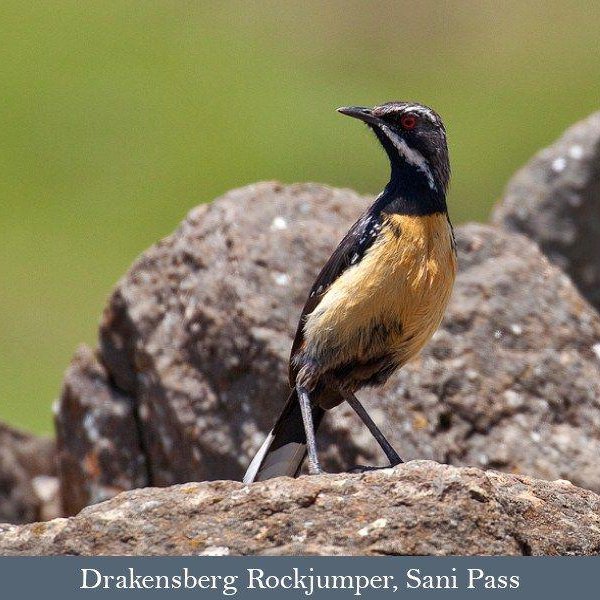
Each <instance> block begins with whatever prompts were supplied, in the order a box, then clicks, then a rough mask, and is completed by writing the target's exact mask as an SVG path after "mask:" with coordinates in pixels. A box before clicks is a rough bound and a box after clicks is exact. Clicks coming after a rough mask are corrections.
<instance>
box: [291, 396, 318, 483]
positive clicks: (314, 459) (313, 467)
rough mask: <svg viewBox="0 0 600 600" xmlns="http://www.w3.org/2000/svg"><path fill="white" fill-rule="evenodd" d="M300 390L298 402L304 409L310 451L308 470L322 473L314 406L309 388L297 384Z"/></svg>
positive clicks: (303, 417) (308, 450)
mask: <svg viewBox="0 0 600 600" xmlns="http://www.w3.org/2000/svg"><path fill="white" fill-rule="evenodd" d="M296 391H297V392H298V402H299V403H300V410H301V411H302V422H303V423H304V432H305V434H306V450H307V452H308V472H309V473H310V474H311V475H318V474H319V473H322V472H323V470H322V469H321V465H320V464H319V457H318V456H317V442H316V440H315V427H314V424H313V418H312V408H311V405H310V397H309V396H308V390H307V389H306V388H304V387H302V386H300V385H298V386H296Z"/></svg>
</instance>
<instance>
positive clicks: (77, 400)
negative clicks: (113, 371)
mask: <svg viewBox="0 0 600 600" xmlns="http://www.w3.org/2000/svg"><path fill="white" fill-rule="evenodd" d="M133 402H134V401H133V399H132V398H131V397H129V396H127V395H125V394H123V393H122V392H120V391H119V390H118V389H116V388H115V387H114V386H113V385H112V384H111V382H110V381H109V379H108V375H107V373H106V371H105V369H104V367H103V366H102V365H101V364H100V363H99V362H98V360H97V359H96V357H95V355H94V353H93V352H92V350H91V349H90V348H87V347H86V346H81V347H80V348H79V349H78V351H77V353H76V354H75V357H74V358H73V361H72V363H71V365H70V366H69V369H68V370H67V373H66V375H65V379H64V382H63V390H62V394H61V397H60V400H59V402H58V405H57V409H56V430H57V438H58V465H59V473H60V479H61V497H62V504H63V510H64V513H65V514H75V513H77V512H79V511H80V510H81V509H82V508H83V507H84V506H87V505H88V504H91V503H94V502H100V501H102V500H106V499H107V498H112V497H113V496H115V495H116V494H118V493H119V492H122V491H123V490H130V489H132V488H136V487H143V486H145V485H147V484H148V473H147V466H146V461H145V454H144V452H143V450H142V446H141V444H140V440H139V436H138V429H137V428H138V425H137V422H136V413H135V411H134V404H133Z"/></svg>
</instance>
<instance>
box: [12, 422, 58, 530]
mask: <svg viewBox="0 0 600 600" xmlns="http://www.w3.org/2000/svg"><path fill="white" fill-rule="evenodd" d="M55 459H56V452H55V446H54V442H53V440H51V439H49V438H45V437H37V436H34V435H32V434H29V433H24V432H22V431H17V430H16V429H13V428H12V427H8V426H7V425H4V424H2V423H0V522H7V523H30V522H31V521H39V520H45V519H53V518H54V517H57V516H58V515H59V503H58V480H57V477H56V464H55Z"/></svg>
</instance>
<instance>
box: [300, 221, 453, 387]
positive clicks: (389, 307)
mask: <svg viewBox="0 0 600 600" xmlns="http://www.w3.org/2000/svg"><path fill="white" fill-rule="evenodd" d="M455 274H456V258H455V252H454V249H453V240H452V232H451V229H450V225H449V223H448V219H447V217H446V215H445V214H442V213H438V214H433V215H427V216H407V215H388V216H387V217H386V218H385V220H384V224H383V227H382V229H381V232H380V235H379V237H378V240H377V241H376V242H375V244H374V245H373V246H372V247H371V248H370V249H369V250H368V252H367V253H366V254H365V255H364V257H363V259H362V260H361V261H360V262H359V263H358V264H356V265H354V266H351V267H349V268H348V269H347V270H346V271H345V272H344V273H343V274H342V275H341V276H340V277H339V278H338V279H337V280H336V281H335V282H334V283H333V284H332V285H331V287H330V288H329V289H328V290H327V292H326V293H325V295H324V296H323V298H322V299H321V301H320V303H319V305H318V306H317V308H316V309H315V310H314V311H313V312H312V313H311V314H310V315H309V316H308V318H307V320H306V323H305V327H304V340H305V344H304V348H303V351H302V354H303V356H304V359H305V360H306V359H307V360H308V361H309V362H310V363H311V364H312V365H314V367H316V371H318V372H319V374H320V375H321V376H322V375H327V374H329V375H333V376H335V377H336V378H337V379H339V380H341V381H343V383H344V384H345V385H347V386H348V387H349V388H351V389H354V390H356V389H358V388H360V387H362V386H363V385H376V384H381V383H383V382H384V381H385V380H386V379H387V378H388V377H389V375H390V374H391V373H392V372H393V371H394V370H395V369H397V368H398V367H400V366H402V365H403V364H405V363H406V362H407V361H409V360H410V359H411V358H413V357H414V356H416V355H417V354H418V353H419V352H420V350H421V349H422V348H423V346H424V345H425V344H426V343H427V341H428V340H429V339H430V338H431V336H432V335H433V333H434V331H435V330H436V329H437V328H438V326H439V324H440V322H441V320H442V317H443V315H444V311H445V309H446V306H447V304H448V300H449V299H450V294H451V292H452V286H453V283H454V278H455Z"/></svg>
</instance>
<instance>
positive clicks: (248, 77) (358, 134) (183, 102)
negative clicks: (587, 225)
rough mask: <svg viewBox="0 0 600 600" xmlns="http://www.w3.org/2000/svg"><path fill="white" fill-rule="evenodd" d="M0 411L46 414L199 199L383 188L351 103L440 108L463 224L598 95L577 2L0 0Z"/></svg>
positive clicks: (594, 28) (29, 422)
mask: <svg viewBox="0 0 600 600" xmlns="http://www.w3.org/2000/svg"><path fill="white" fill-rule="evenodd" d="M0 10H1V18H0V39H1V40H2V43H1V45H0V65H2V66H1V67H0V78H1V82H0V85H1V88H0V89H1V90H2V101H1V102H0V139H1V151H0V188H1V189H0V197H1V199H2V208H1V210H0V231H1V232H2V235H1V237H0V282H1V283H0V285H1V290H0V292H1V295H0V297H1V305H0V306H1V309H0V419H1V420H4V421H8V422H10V423H12V424H14V425H17V426H21V427H26V428H29V429H33V430H35V431H39V432H47V431H50V430H51V427H52V424H51V411H50V405H51V403H52V401H53V400H54V398H56V396H57V395H58V392H59V389H60V382H61V378H62V374H63V372H64V369H65V367H66V365H67V364H68V361H69V359H70V356H71V354H72V352H73V350H74V348H75V347H76V345H77V344H78V343H80V342H82V341H85V342H87V343H90V344H93V343H94V340H95V332H96V326H97V321H98V318H99V315H100V312H101V310H102V308H103V305H104V303H105V301H106V298H107V296H108V294H109V292H110V290H111V288H112V286H113V285H114V283H115V281H116V280H117V279H118V278H119V277H120V276H121V275H122V274H123V272H124V271H125V270H126V269H127V267H128V266H129V264H130V263H131V262H132V260H133V259H134V258H135V256H136V255H137V254H139V253H140V252H141V251H143V250H144V249H145V248H146V247H147V246H149V245H150V244H152V243H153V242H154V241H156V240H157V239H158V238H160V237H162V236H164V235H166V234H168V233H169V232H170V231H172V230H173V228H174V227H175V226H176V225H177V223H178V222H179V221H180V220H181V218H182V217H183V216H184V214H185V213H186V212H187V211H188V210H189V209H190V208H191V207H193V206H194V205H196V204H198V203H201V202H207V201H210V200H212V199H213V198H214V197H216V196H217V195H219V194H221V193H223V192H225V191H226V190H228V189H230V188H232V187H236V186H240V185H244V184H246V183H249V182H253V181H256V180H261V179H279V180H282V181H285V182H293V181H319V182H325V183H329V184H332V185H337V186H347V187H353V188H355V189H357V190H359V191H361V192H369V193H376V192H377V191H379V189H380V188H381V186H382V185H383V184H384V183H385V181H386V176H387V165H386V161H385V159H384V157H383V156H382V152H381V151H380V150H379V148H378V147H377V144H376V143H375V141H374V140H373V139H370V137H369V136H368V133H367V131H366V129H365V128H363V127H359V126H358V124H357V123H356V122H353V121H351V120H350V119H344V118H342V117H340V116H339V115H337V114H336V113H335V112H334V108H335V107H337V106H339V105H343V104H373V103H378V102H382V101H386V100H390V99H410V100H419V101H421V102H425V103H427V104H430V105H432V106H434V107H435V108H436V109H437V110H438V111H439V112H440V113H441V114H442V115H443V117H444V119H445V121H446V123H447V128H448V133H449V139H450V144H451V155H452V163H453V169H454V179H453V184H452V192H451V197H450V204H451V213H452V215H453V218H454V220H455V221H456V222H461V221H464V220H467V219H479V220H482V219H485V218H486V217H487V215H488V213H489V210H490V207H491V206H492V204H493V203H494V201H495V200H496V199H497V198H498V197H499V195H500V194H501V193H502V189H503V186H504V185H505V183H506V181H507V179H508V177H509V176H510V175H511V173H512V172H514V170H515V169H516V168H518V167H519V166H520V165H521V164H522V163H523V162H524V161H526V160H527V158H528V157H529V156H530V155H531V154H532V153H533V152H534V151H536V150H537V149H539V148H540V147H542V146H544V145H546V144H548V143H550V142H551V141H552V140H553V139H554V138H556V137H557V136H558V135H559V134H560V133H561V131H562V130H563V129H564V128H565V127H566V126H568V125H569V124H570V123H572V122H574V121H576V120H578V119H580V118H582V117H584V116H586V115H587V114H588V113H590V112H592V111H594V110H597V109H598V108H599V104H600V92H599V82H600V60H599V42H598V31H599V30H600V27H599V26H600V5H598V4H594V3H589V2H569V1H562V2H560V1H553V0H547V1H544V2H531V1H529V2H522V1H521V2H513V1H503V2H485V1H476V0H472V1H463V2H460V1H456V2H442V1H437V0H424V1H420V2H399V1H389V2H387V1H382V2H359V1H356V0H350V1H344V2H338V1H328V2H310V1H309V2H302V3H298V2H291V1H279V2H275V1H260V2H248V1H246V2H200V1H195V2H192V1H185V0H178V1H176V0H171V1H166V0H164V1H156V0H154V1H153V0H145V1H130V0H118V1H117V0H99V1H97V2H87V1H83V2H82V1H81V0H76V1H71V0H68V1H67V0H54V1H53V2H39V1H38V2H33V1H31V0H4V1H3V2H2V7H1V9H0Z"/></svg>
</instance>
